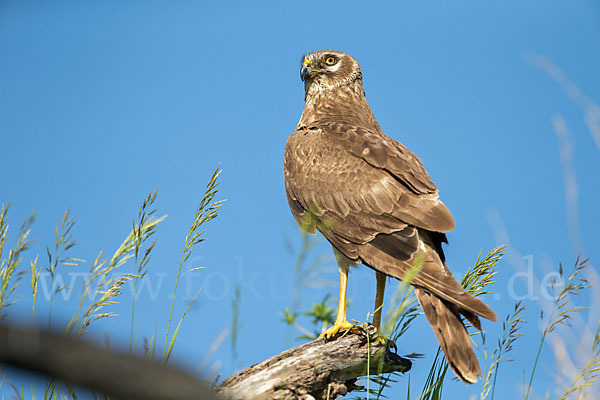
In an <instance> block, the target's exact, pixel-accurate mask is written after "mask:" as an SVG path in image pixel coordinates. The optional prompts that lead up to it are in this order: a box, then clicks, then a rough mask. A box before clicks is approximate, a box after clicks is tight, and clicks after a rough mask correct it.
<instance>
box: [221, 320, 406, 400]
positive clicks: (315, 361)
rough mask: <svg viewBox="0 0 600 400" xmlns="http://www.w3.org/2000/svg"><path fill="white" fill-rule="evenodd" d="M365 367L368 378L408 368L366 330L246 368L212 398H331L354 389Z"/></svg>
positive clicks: (322, 341)
mask: <svg viewBox="0 0 600 400" xmlns="http://www.w3.org/2000/svg"><path fill="white" fill-rule="evenodd" d="M367 335H368V336H367ZM367 364H368V365H369V367H370V374H373V375H375V374H381V373H389V372H407V371H408V370H410V368H411V365H412V363H411V362H410V360H407V359H405V358H402V357H400V356H398V355H397V354H396V353H393V352H391V351H390V348H389V344H387V343H386V344H382V343H380V342H379V340H378V339H377V329H376V328H375V327H373V326H371V325H368V326H367V328H366V330H365V329H364V328H362V327H361V328H360V333H348V334H347V335H345V336H343V337H341V338H339V339H337V340H333V341H330V342H325V340H315V341H313V342H310V343H307V344H304V345H301V346H298V347H295V348H293V349H290V350H286V351H284V352H283V353H281V354H279V355H277V356H275V357H271V358H270V359H268V360H266V361H263V362H261V363H258V364H256V365H253V366H251V367H248V368H246V369H244V370H243V371H241V372H239V373H238V374H236V375H233V376H231V377H229V378H227V379H226V380H225V381H223V383H221V384H220V385H219V386H218V388H217V393H218V394H219V395H220V396H223V397H224V398H230V399H233V400H249V399H253V400H261V399H269V400H277V399H286V400H287V399H302V400H321V399H323V400H326V399H335V398H337V397H338V396H343V395H345V394H347V393H349V392H351V391H353V390H355V389H357V388H358V386H356V380H357V378H358V377H360V376H365V375H367Z"/></svg>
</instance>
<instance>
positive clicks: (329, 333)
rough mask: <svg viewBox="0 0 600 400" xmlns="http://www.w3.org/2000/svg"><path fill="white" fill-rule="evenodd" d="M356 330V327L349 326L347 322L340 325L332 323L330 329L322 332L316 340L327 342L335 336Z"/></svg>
mask: <svg viewBox="0 0 600 400" xmlns="http://www.w3.org/2000/svg"><path fill="white" fill-rule="evenodd" d="M356 328H358V327H357V326H356V325H353V324H351V323H350V322H348V321H343V322H341V323H338V322H336V323H334V324H333V326H332V327H330V328H328V329H326V330H324V331H323V332H322V333H321V334H320V335H319V337H318V338H317V339H322V338H325V340H329V339H331V338H333V337H334V336H336V335H337V334H338V333H340V332H342V333H346V332H348V331H352V332H354V331H355V329H356Z"/></svg>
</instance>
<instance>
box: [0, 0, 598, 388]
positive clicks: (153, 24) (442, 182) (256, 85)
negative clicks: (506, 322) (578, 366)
mask: <svg viewBox="0 0 600 400" xmlns="http://www.w3.org/2000/svg"><path fill="white" fill-rule="evenodd" d="M598 37H600V6H599V4H598V3H597V2H595V1H592V0H589V1H583V0H582V1H570V2H562V1H541V0H540V1H529V2H521V1H505V2H493V3H492V2H473V1H460V2H452V4H449V3H447V2H441V1H434V2H427V3H425V2H420V3H416V2H377V3H376V4H369V3H366V2H356V1H346V2H316V3H315V2H313V3H306V2H305V3H298V2H294V3H292V2H258V3H257V2H220V3H218V2H212V3H205V2H191V1H179V2H160V1H144V2H141V1H130V2H119V1H104V2H65V1H54V2H17V1H9V0H4V1H3V2H2V3H1V4H0V54H2V57H1V58H0V138H1V142H0V143H1V145H0V151H1V154H2V167H3V170H4V171H3V172H4V173H3V174H2V180H1V184H0V202H2V203H7V202H9V201H12V208H11V212H10V214H9V221H10V222H11V232H13V233H14V231H15V230H16V227H17V226H18V225H19V224H20V222H21V220H23V219H24V218H25V217H26V216H27V215H28V214H29V213H30V212H31V211H32V210H34V209H37V210H38V219H37V222H36V223H35V225H34V229H33V233H32V234H33V236H34V237H36V238H39V240H38V242H37V243H36V245H35V246H34V247H33V248H32V251H31V252H30V253H29V254H28V258H27V259H26V261H28V260H29V259H31V258H34V257H35V254H40V256H41V260H44V262H45V246H46V245H52V243H53V240H54V229H55V224H56V223H57V222H58V221H59V220H60V218H61V217H62V214H63V212H64V211H65V209H67V208H70V209H71V211H72V213H73V214H75V215H76V216H77V221H78V222H77V225H76V227H75V229H74V234H75V236H76V238H77V241H78V244H77V246H76V247H75V248H74V249H73V250H71V255H72V256H75V257H80V258H83V259H86V260H88V262H91V261H92V260H93V259H94V258H95V256H96V255H97V254H98V252H99V251H100V250H105V251H106V252H107V253H112V252H113V251H114V249H115V248H116V247H117V246H118V245H119V243H120V242H121V240H122V239H123V238H124V237H125V235H126V234H127V232H128V230H129V229H130V227H131V218H132V217H133V216H134V215H135V214H136V213H137V209H138V206H139V203H140V202H141V201H142V199H143V198H144V197H145V196H146V195H147V193H148V192H150V191H154V190H155V189H157V188H158V189H159V193H158V201H157V205H158V208H159V211H158V212H159V214H167V215H168V218H167V219H166V220H165V221H164V222H163V223H161V225H160V228H159V232H158V234H157V236H156V237H157V240H158V243H157V248H156V250H155V252H154V255H153V258H152V262H151V266H150V271H149V273H148V279H150V281H149V282H150V283H151V284H152V285H154V286H153V287H154V288H156V296H154V298H153V296H151V295H150V292H143V294H142V297H141V299H140V300H139V302H138V305H137V318H136V319H137V322H136V324H137V329H138V331H139V334H140V336H148V337H149V336H151V335H152V334H153V332H154V326H155V323H157V324H158V326H159V330H160V327H162V328H163V330H164V327H165V326H166V318H167V316H168V306H169V295H170V293H171V291H172V287H173V284H174V280H175V273H176V269H177V264H178V261H179V255H180V251H181V248H182V246H183V240H184V237H185V234H186V233H187V230H188V228H189V225H190V224H191V222H192V218H193V214H194V209H195V207H196V205H197V203H198V201H199V200H200V198H201V196H202V193H203V190H204V185H205V184H206V182H207V180H208V178H209V177H210V174H211V173H212V171H213V170H214V169H215V168H216V166H217V165H218V164H219V163H220V164H221V167H222V168H223V174H222V177H221V180H222V190H221V192H220V193H219V198H226V199H227V202H226V204H225V205H224V206H223V209H222V213H221V215H220V216H219V217H218V219H217V220H215V221H213V222H211V223H210V225H208V226H207V227H206V235H207V236H208V237H209V238H210V241H208V242H206V243H203V244H202V245H201V246H200V247H199V248H198V250H197V252H196V253H195V257H194V258H193V259H192V261H191V262H190V263H188V264H187V265H186V269H189V268H191V267H196V266H205V267H207V268H206V269H204V270H201V271H197V272H195V273H194V274H193V276H192V277H190V278H187V279H186V280H184V283H185V285H184V287H185V290H181V291H180V292H179V294H178V296H177V298H176V300H175V305H176V312H177V313H181V312H183V310H184V309H185V307H186V305H187V303H188V301H189V294H190V293H191V294H193V293H195V291H196V290H197V289H198V288H200V287H202V291H201V293H200V296H199V300H198V302H197V303H196V304H195V306H194V307H193V308H192V310H191V311H190V314H189V315H188V318H187V319H186V320H185V322H184V325H183V327H182V331H181V335H180V339H179V341H178V344H177V350H176V352H177V353H176V356H175V358H176V360H177V361H180V362H183V363H186V364H188V365H190V366H191V367H194V368H197V367H198V365H199V364H200V363H201V361H202V360H203V358H204V356H205V355H206V354H207V353H208V349H209V346H210V345H211V343H213V342H214V341H215V340H216V339H217V337H219V335H220V334H221V333H222V332H223V331H224V330H225V329H227V328H229V326H230V324H231V318H232V307H231V302H232V298H233V294H234V288H235V286H236V284H237V283H238V282H241V289H242V291H241V296H242V302H241V331H240V337H239V341H238V356H239V358H238V360H237V361H236V362H235V365H234V362H233V361H232V355H231V347H230V345H229V338H227V339H226V341H225V342H224V343H223V344H222V345H221V346H220V347H219V348H218V349H217V351H216V353H215V354H213V355H212V356H211V365H214V364H213V363H214V362H217V363H218V364H217V365H216V367H217V368H218V372H219V373H221V374H223V376H228V375H230V374H231V373H232V371H233V370H235V369H239V368H242V367H245V366H248V365H250V364H252V363H255V362H258V361H262V360H264V359H266V358H267V357H269V356H271V355H274V354H277V353H279V352H281V351H282V350H284V349H286V348H288V347H289V346H290V345H291V344H292V342H290V339H289V338H290V333H289V332H288V329H287V328H286V326H284V324H283V323H282V322H281V312H282V310H283V309H284V308H286V307H289V306H290V302H291V291H292V288H293V268H294V256H293V255H291V254H289V252H287V250H286V248H285V246H284V239H283V236H284V234H285V235H288V236H289V237H291V238H292V241H294V242H295V243H298V242H299V235H298V234H297V233H296V230H295V225H294V222H293V219H292V217H291V213H290V212H289V210H288V206H287V202H286V199H285V195H284V190H283V165H282V160H283V150H284V146H285V141H286V139H287V136H288V135H289V134H290V133H292V132H293V130H294V128H295V126H296V123H297V121H298V119H299V117H300V115H301V112H302V108H303V86H302V83H301V82H300V79H299V61H300V58H301V56H302V55H303V54H305V53H307V52H310V51H313V50H317V49H323V48H329V49H335V50H341V51H345V52H347V53H349V54H351V55H353V56H354V57H355V58H356V59H357V60H358V61H359V62H360V63H361V66H362V69H363V74H364V86H365V91H366V94H367V100H368V101H369V103H370V105H371V107H372V109H373V111H374V113H375V115H376V117H377V118H378V121H379V123H380V125H381V126H382V128H383V130H384V132H386V133H387V134H388V135H389V136H391V137H393V138H395V139H397V140H399V141H401V142H402V143H404V144H405V145H406V146H407V147H408V148H410V149H411V150H412V151H413V152H414V153H416V154H417V155H418V156H420V157H421V159H422V160H423V163H424V165H425V167H426V168H427V169H428V171H429V172H430V175H431V176H432V178H433V179H434V181H435V182H436V184H437V185H438V187H439V189H440V195H441V198H442V200H443V201H444V202H445V203H446V204H447V205H448V207H449V208H450V210H451V211H452V212H453V214H454V217H455V219H456V222H457V228H456V230H455V231H453V232H451V233H450V234H449V240H450V246H449V247H448V248H447V258H448V264H449V266H450V268H451V269H452V270H453V271H454V273H455V275H457V276H462V274H463V273H464V272H465V270H466V268H467V267H469V266H471V265H472V264H473V262H474V260H475V258H476V257H477V254H478V253H479V252H480V251H483V252H484V253H486V252H487V251H489V250H491V249H492V248H493V247H494V246H496V245H498V244H504V243H507V244H510V245H511V246H510V248H509V252H508V256H507V257H506V258H505V259H504V261H503V262H502V263H501V264H499V271H500V273H499V275H498V283H497V284H496V286H495V287H494V291H495V292H496V296H487V297H486V301H487V302H488V303H489V304H490V305H491V306H492V308H494V309H495V310H496V311H497V313H498V315H499V316H500V318H503V317H504V316H505V315H506V313H508V312H509V311H510V310H511V309H512V306H513V304H514V298H515V296H516V295H521V294H523V293H526V291H527V288H528V286H527V282H526V281H525V278H524V277H523V275H517V276H516V277H515V273H517V272H523V271H527V268H528V266H531V267H532V270H533V273H534V274H535V277H536V279H535V284H534V285H533V286H534V293H537V294H539V293H542V292H541V290H542V289H543V288H542V287H541V286H540V285H541V282H543V278H544V276H545V274H547V273H548V272H550V271H552V270H556V269H558V264H559V262H562V263H563V264H564V265H565V268H567V266H570V265H572V263H573V262H574V260H575V257H576V256H577V254H578V253H584V254H585V255H586V256H589V257H591V259H592V264H594V263H596V264H597V261H596V260H597V259H598V256H600V253H599V252H598V249H597V243H598V240H599V239H600V237H599V236H600V211H599V209H598V207H597V204H598V202H599V201H600V189H599V187H600V186H599V185H598V176H599V175H600V141H599V142H595V141H594V137H593V134H592V130H590V129H589V127H588V125H587V124H586V118H588V119H589V115H590V112H592V113H593V112H594V111H593V110H594V109H593V102H596V103H597V102H600V80H599V79H598V71H599V70H600V52H598V51H597V47H598V46H597V38H598ZM536 57H537V58H536ZM540 57H541V58H540ZM536 60H537V61H536ZM540 60H546V61H545V62H547V64H545V65H555V66H557V67H558V68H560V70H562V71H563V72H564V74H565V75H566V76H567V77H568V79H569V80H570V82H571V83H572V84H573V85H574V86H575V87H577V88H578V89H579V90H580V92H581V95H582V96H585V97H583V98H582V97H581V96H579V97H577V93H575V95H574V94H573V93H574V92H573V91H571V92H568V91H566V90H565V87H564V85H562V86H561V85H560V84H558V83H557V82H556V80H554V79H552V77H551V76H550V75H549V74H548V73H547V70H545V69H544V68H541V67H540ZM549 63H551V64H549ZM574 99H575V100H576V101H574ZM582 99H583V100H582ZM585 99H588V100H585ZM586 101H587V102H586ZM582 105H583V106H582ZM585 107H587V109H586V108H585ZM586 110H587V111H586ZM590 110H592V111H590ZM595 112H596V113H600V112H599V111H598V110H596V111H595ZM592 115H593V114H592ZM595 115H598V114H595ZM553 120H554V121H555V124H557V123H559V122H557V121H564V123H565V124H566V127H567V131H568V135H567V137H568V143H570V146H571V150H572V162H571V161H569V159H568V158H567V161H566V162H567V164H566V165H567V170H568V169H569V168H571V167H570V166H572V169H573V171H574V173H573V174H572V176H574V178H575V179H576V188H577V190H576V192H574V193H576V196H575V197H572V199H574V200H573V201H572V202H571V203H567V200H566V196H565V179H564V170H565V168H564V165H565V164H564V163H563V162H562V161H561V156H560V146H559V145H560V143H561V141H560V139H559V138H561V137H563V136H564V135H563V136H560V135H557V133H556V132H555V128H554V126H553ZM596 123H597V122H596ZM563 149H564V147H563ZM568 176H571V175H568ZM573 204H574V205H575V206H576V210H575V212H574V213H573V215H575V216H576V217H577V219H578V223H577V225H576V231H574V230H573V226H575V225H573V224H571V225H569V223H568V213H567V209H568V207H569V206H573ZM570 226H571V228H570ZM572 237H579V238H580V241H577V240H575V241H574V240H572ZM328 251H329V249H328V247H327V246H326V245H325V244H323V246H321V247H319V249H317V250H316V253H315V254H318V253H319V252H325V253H327V252H328ZM88 265H89V264H88ZM88 265H85V266H83V268H84V269H85V270H87V268H88ZM130 267H131V266H130ZM69 272H70V271H69V270H65V271H64V278H65V279H70V277H71V276H72V275H69ZM336 274H337V272H336V271H335V268H330V269H329V272H328V273H326V274H324V275H323V276H322V279H325V280H327V281H331V283H332V285H331V286H329V287H325V288H316V289H315V288H312V289H311V288H309V289H306V290H304V291H303V292H302V301H303V306H304V307H308V306H309V305H310V304H312V302H314V301H317V300H320V299H321V298H322V297H323V296H324V294H325V293H327V292H332V293H335V291H336V290H337V288H336V284H335V282H336V281H337V276H336ZM592 275H593V274H592ZM592 277H593V276H592ZM511 279H512V280H511ZM511 282H512V283H511ZM27 283H28V279H25V280H24V283H23V288H22V289H21V290H20V294H21V295H22V299H21V301H20V303H18V304H17V305H15V306H13V307H12V308H11V310H10V313H9V317H10V318H12V319H15V320H22V321H25V322H26V321H29V320H30V316H29V315H30V314H29V312H30V311H29V310H30V307H31V301H30V300H29V299H28V293H29V292H28V289H27ZM187 285H189V288H188V286H187ZM374 286H375V279H374V274H373V273H372V272H371V271H369V270H367V269H366V268H362V269H359V270H353V271H352V274H351V276H350V286H349V296H350V297H351V298H352V299H353V300H352V303H351V306H350V309H349V317H351V318H354V319H358V320H364V318H365V315H366V314H367V312H369V311H370V309H371V307H372V302H373V296H374ZM394 286H395V284H393V285H392V288H393V287H394ZM392 290H393V289H392ZM531 297H532V296H529V297H528V298H526V299H525V303H526V305H527V307H528V312H527V319H528V321H529V322H530V323H529V324H528V326H527V336H526V337H525V338H523V339H522V340H520V341H519V342H517V345H516V346H515V349H514V354H513V358H515V359H516V360H517V361H515V363H513V364H512V366H511V367H510V368H504V369H502V370H501V373H500V376H499V378H498V379H499V380H500V381H501V382H502V385H500V387H499V389H498V390H500V391H499V392H497V394H498V395H501V396H499V397H508V398H510V397H513V396H517V395H519V393H520V383H521V382H522V376H523V369H525V370H526V371H530V365H531V362H532V360H533V357H534V353H533V351H534V350H533V348H534V347H535V345H536V344H537V343H538V338H539V329H538V326H537V325H538V324H537V321H538V319H539V310H540V309H539V307H540V305H539V304H538V303H539V302H538V301H534V300H532V298H531ZM538 297H539V296H538ZM542 300H543V299H542ZM542 300H540V301H542ZM588 300H589V299H587V298H583V299H582V300H581V301H582V302H583V303H585V302H586V301H588ZM589 301H592V300H589ZM589 301H588V302H589ZM125 303H127V301H125ZM542 303H543V301H542ZM584 305H586V304H584ZM39 307H40V308H39V310H38V312H39V315H42V316H43V315H44V311H46V312H47V307H46V308H44V307H45V303H44V302H43V301H40V305H39ZM72 309H73V308H72V299H71V302H69V301H66V302H63V301H60V300H57V303H56V305H55V310H54V311H55V317H56V320H57V321H60V320H62V321H66V320H68V318H69V317H70V315H71V312H72ZM114 310H115V312H118V313H119V314H121V316H120V317H117V318H114V319H112V320H106V321H101V322H100V323H99V324H98V326H97V327H95V329H94V330H93V333H92V336H94V335H97V336H98V337H102V336H103V333H104V331H107V332H109V334H110V337H111V341H112V342H113V343H115V344H118V343H122V344H126V343H128V340H129V329H128V327H129V325H128V324H129V319H128V318H129V314H128V307H127V306H125V307H119V306H117V307H115V308H114ZM598 311H599V310H598V309H597V307H596V308H595V309H593V310H591V312H590V313H589V315H588V314H585V316H586V318H587V319H586V320H587V321H592V323H593V322H594V321H595V320H597V317H598ZM178 315H179V314H178ZM42 318H43V317H42ZM58 324H59V322H57V325H58ZM124 326H126V328H124ZM484 328H485V330H486V331H487V333H488V337H489V338H495V337H497V335H498V333H499V332H500V330H501V324H492V323H485V324H484ZM559 333H560V334H561V335H563V336H564V337H565V338H567V337H569V335H571V334H573V332H570V331H567V330H565V331H564V332H563V331H561V332H559ZM575 337H576V338H578V336H575ZM294 343H296V342H294ZM489 343H495V342H494V340H490V341H489ZM398 346H399V351H400V352H401V353H411V352H419V353H424V354H426V358H425V359H423V360H419V361H418V362H416V363H415V364H414V367H413V371H412V372H411V373H410V375H411V384H412V385H413V387H419V385H420V384H422V382H423V380H424V378H425V376H426V375H425V374H426V373H427V372H428V370H429V365H430V362H431V359H432V357H433V355H434V354H435V350H436V348H437V344H436V341H435V338H434V335H433V333H432V332H431V330H430V328H428V327H427V324H426V322H425V320H424V318H423V317H420V318H419V320H418V321H417V323H415V324H414V326H413V328H412V329H411V331H410V332H409V333H408V334H407V336H406V338H405V339H404V340H403V341H402V342H401V343H398ZM542 361H543V364H544V365H545V367H544V368H541V369H540V372H539V375H538V376H537V377H536V381H535V382H534V388H535V389H536V392H537V393H538V394H539V395H540V396H541V397H543V395H544V394H545V392H546V390H552V386H551V383H553V382H555V374H556V372H555V371H554V369H555V368H554V363H555V359H554V355H553V352H552V351H551V350H550V349H549V348H548V349H546V351H545V352H544V354H543V356H542ZM482 364H483V365H484V369H485V368H486V364H485V362H482ZM406 383H407V379H404V378H403V379H400V381H399V382H398V383H397V384H396V385H395V387H394V388H393V389H392V390H391V391H390V392H389V393H390V396H392V398H394V396H405V391H406ZM549 387H550V389H549ZM6 390H7V389H6V386H3V387H2V388H0V392H2V391H6ZM479 391H480V387H479V386H477V385H475V386H466V385H464V384H462V383H459V382H454V381H451V382H449V383H448V387H447V392H446V394H447V395H448V396H449V398H451V397H452V396H453V397H454V398H468V397H469V396H470V395H471V394H473V393H479Z"/></svg>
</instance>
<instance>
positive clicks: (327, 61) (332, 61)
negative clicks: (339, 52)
mask: <svg viewBox="0 0 600 400" xmlns="http://www.w3.org/2000/svg"><path fill="white" fill-rule="evenodd" d="M335 63H337V60H336V59H335V57H332V56H329V57H327V58H326V59H325V64H327V65H335Z"/></svg>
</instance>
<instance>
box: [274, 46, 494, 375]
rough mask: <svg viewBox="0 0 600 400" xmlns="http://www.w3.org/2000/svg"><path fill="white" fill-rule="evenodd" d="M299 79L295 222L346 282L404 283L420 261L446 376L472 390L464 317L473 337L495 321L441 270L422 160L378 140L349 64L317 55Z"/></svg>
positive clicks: (333, 55) (291, 148) (293, 157)
mask: <svg viewBox="0 0 600 400" xmlns="http://www.w3.org/2000/svg"><path fill="white" fill-rule="evenodd" d="M332 60H333V61H332ZM331 63H333V64H331ZM301 74H302V76H303V78H305V102H306V104H305V108H304V112H303V114H302V117H301V119H300V122H299V123H298V126H297V128H296V132H294V133H293V134H292V135H291V136H290V137H289V139H288V141H287V145H286V149H285V158H284V169H285V189H286V194H287V198H288V202H289V205H290V208H291V210H292V213H293V214H294V217H295V218H296V220H297V221H298V223H299V224H301V225H302V226H303V228H304V229H306V230H308V231H311V232H313V233H314V232H315V229H318V230H319V231H321V233H322V234H323V235H324V236H325V237H326V238H327V239H328V240H329V242H330V243H331V244H332V245H333V247H334V250H335V251H336V255H337V257H338V261H339V264H340V271H341V272H342V273H343V272H344V269H345V270H346V271H347V265H348V264H357V263H362V264H364V265H367V266H369V267H370V268H372V269H374V270H376V271H378V272H380V273H383V274H385V275H387V276H390V277H394V278H398V279H402V277H403V276H404V274H405V272H406V271H407V270H409V269H410V268H411V266H412V265H413V261H414V260H415V258H416V257H417V255H419V254H422V257H423V267H422V270H421V271H420V272H419V274H418V276H417V277H416V279H415V280H414V282H413V284H414V286H415V290H416V294H417V298H418V299H419V302H420V303H421V305H422V307H423V309H424V311H425V315H426V316H427V319H428V320H429V322H430V324H431V326H432V328H433V329H434V332H435V334H436V336H437V338H438V340H439V341H440V344H441V347H442V349H443V350H444V353H445V355H446V359H447V360H448V362H449V364H450V366H451V368H452V370H453V371H454V372H455V373H456V375H457V376H458V377H459V378H460V379H462V380H463V381H465V382H475V381H476V380H477V376H478V375H480V373H481V371H480V368H479V363H478V361H477V358H476V356H475V354H474V352H473V349H472V346H471V343H470V339H469V336H468V335H467V332H466V329H465V327H464V325H463V323H462V321H461V319H460V315H461V314H462V315H464V316H465V317H467V318H468V319H469V320H470V321H472V322H473V324H474V325H475V326H476V327H479V320H478V318H477V316H482V317H484V318H487V319H491V320H493V321H495V320H496V315H495V314H494V312H493V311H492V310H491V309H490V308H489V307H488V306H487V305H485V304H484V303H483V302H481V301H480V300H478V299H477V298H475V297H473V296H471V295H469V294H468V293H466V292H465V291H464V289H463V288H462V287H461V285H460V284H459V283H458V282H457V281H456V279H455V278H454V277H453V276H452V274H451V273H450V271H449V270H448V268H447V267H446V263H445V259H444V253H443V250H442V242H447V240H446V235H445V232H447V231H449V230H452V229H453V228H454V219H453V217H452V214H451V213H450V211H449V210H448V209H447V208H446V206H445V205H444V204H443V203H442V202H441V201H440V200H439V198H438V193H437V187H436V186H435V184H434V183H433V182H432V181H431V179H430V177H429V175H428V174H427V171H425V168H424V167H423V165H422V164H421V162H420V161H419V159H418V158H417V157H416V156H415V155H414V154H412V153H411V152H410V151H409V150H408V149H407V148H406V147H404V146H403V145H402V144H400V143H399V142H397V141H395V140H393V139H391V138H389V137H388V136H386V135H385V134H384V133H383V132H382V131H381V128H380V127H379V124H378V123H377V121H376V120H375V117H374V116H373V113H372V112H371V109H370V107H369V105H368V104H367V101H366V99H365V94H364V91H363V86H362V73H361V70H360V67H359V65H358V63H357V62H356V61H355V60H354V59H353V58H352V57H350V56H349V55H347V54H344V53H340V52H336V51H329V50H322V51H317V52H314V53H311V54H308V55H307V56H305V58H304V60H303V65H302V72H301ZM344 298H345V287H344ZM341 300H342V299H341V296H340V302H341ZM340 315H341V314H340V313H338V318H340ZM343 317H344V320H345V311H344V314H343Z"/></svg>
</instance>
